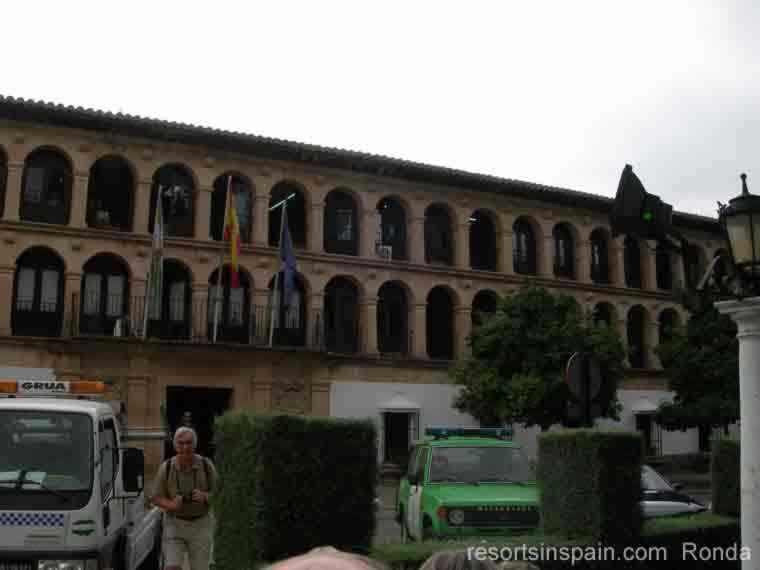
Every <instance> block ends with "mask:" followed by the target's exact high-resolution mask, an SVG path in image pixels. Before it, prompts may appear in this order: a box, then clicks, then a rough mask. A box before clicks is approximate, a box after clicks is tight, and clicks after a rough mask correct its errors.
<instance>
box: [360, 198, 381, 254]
mask: <svg viewBox="0 0 760 570" xmlns="http://www.w3.org/2000/svg"><path fill="white" fill-rule="evenodd" d="M379 223H380V213H379V212H378V211H377V210H364V214H363V215H362V217H361V223H360V225H359V229H360V231H361V235H360V236H359V255H361V256H362V257H371V258H373V259H376V258H377V256H376V255H375V240H376V239H377V230H378V228H379V227H380V226H379Z"/></svg>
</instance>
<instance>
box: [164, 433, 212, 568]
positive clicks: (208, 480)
mask: <svg viewBox="0 0 760 570" xmlns="http://www.w3.org/2000/svg"><path fill="white" fill-rule="evenodd" d="M197 445H198V436H197V434H196V433H195V430H193V429H192V428H189V427H180V428H178V429H177V431H176V432H175V433H174V450H175V451H176V452H177V455H176V456H174V457H173V458H171V459H168V460H166V461H164V462H163V463H162V464H161V467H159V469H158V473H157V474H156V479H155V481H154V484H153V493H152V496H151V499H150V500H151V503H153V504H154V505H156V506H157V507H159V508H161V509H163V510H164V511H166V516H165V517H164V535H163V545H164V546H163V548H164V556H165V570H180V569H181V568H182V564H183V562H184V559H185V553H187V555H188V558H189V561H190V569H191V570H208V566H209V556H210V550H211V517H210V515H209V498H210V497H211V495H212V493H213V491H214V489H215V488H216V484H217V478H218V476H217V473H216V468H215V467H214V464H213V463H212V462H211V460H210V459H208V458H206V457H202V456H200V455H197V454H196V453H195V448H196V446H197Z"/></svg>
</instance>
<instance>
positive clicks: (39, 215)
mask: <svg viewBox="0 0 760 570" xmlns="http://www.w3.org/2000/svg"><path fill="white" fill-rule="evenodd" d="M23 178H24V179H23V182H22V184H21V186H22V188H23V192H22V194H21V209H20V211H19V217H20V218H21V219H22V220H25V221H29V222H44V223H47V224H64V225H65V224H68V223H69V213H70V210H71V185H72V181H73V175H72V172H71V165H70V164H69V161H68V160H67V159H66V158H64V156H63V155H62V154H60V153H59V152H56V151H54V150H48V149H43V150H37V151H34V152H33V153H31V154H30V155H29V156H28V157H27V159H26V162H25V163H24V176H23Z"/></svg>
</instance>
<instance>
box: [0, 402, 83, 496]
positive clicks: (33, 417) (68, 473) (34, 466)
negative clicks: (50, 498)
mask: <svg viewBox="0 0 760 570" xmlns="http://www.w3.org/2000/svg"><path fill="white" fill-rule="evenodd" d="M92 456H93V454H92V421H91V420H90V418H89V417H88V416H86V415H84V414H74V413H59V412H37V411H35V412H26V411H18V410H2V411H0V494H2V493H3V492H4V491H5V492H7V491H14V492H16V493H45V492H48V493H49V492H66V491H87V490H89V489H90V488H91V487H92V473H93V468H92V459H93V457H92Z"/></svg>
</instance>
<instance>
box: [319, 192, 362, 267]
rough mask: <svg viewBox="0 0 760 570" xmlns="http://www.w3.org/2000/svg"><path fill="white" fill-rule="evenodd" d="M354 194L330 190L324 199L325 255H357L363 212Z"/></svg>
mask: <svg viewBox="0 0 760 570" xmlns="http://www.w3.org/2000/svg"><path fill="white" fill-rule="evenodd" d="M361 204H362V202H361V200H360V199H359V197H358V196H357V194H356V192H354V191H353V190H349V189H347V188H335V189H333V190H330V192H328V193H327V196H326V197H325V215H324V224H323V232H324V247H325V251H326V252H327V253H337V254H342V255H359V236H360V235H361V224H362V219H361V218H362V215H363V210H362V209H361Z"/></svg>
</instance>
